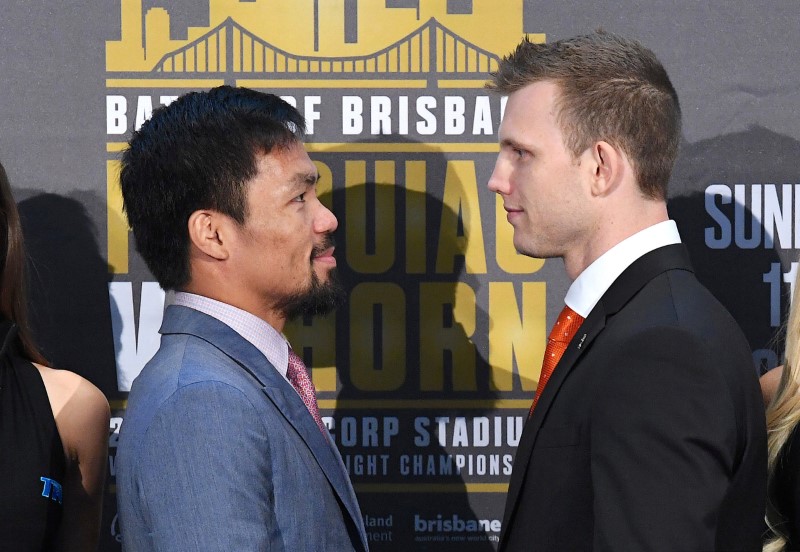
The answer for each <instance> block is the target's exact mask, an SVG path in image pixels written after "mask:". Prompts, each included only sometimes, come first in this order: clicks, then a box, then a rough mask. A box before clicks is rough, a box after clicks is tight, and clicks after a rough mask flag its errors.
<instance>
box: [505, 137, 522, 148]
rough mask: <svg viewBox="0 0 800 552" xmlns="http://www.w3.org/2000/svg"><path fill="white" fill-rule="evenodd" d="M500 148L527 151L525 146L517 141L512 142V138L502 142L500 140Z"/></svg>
mask: <svg viewBox="0 0 800 552" xmlns="http://www.w3.org/2000/svg"><path fill="white" fill-rule="evenodd" d="M500 146H501V147H506V148H519V149H527V148H526V147H525V146H523V145H522V144H520V143H519V142H517V141H516V140H512V139H511V138H503V139H502V140H500Z"/></svg>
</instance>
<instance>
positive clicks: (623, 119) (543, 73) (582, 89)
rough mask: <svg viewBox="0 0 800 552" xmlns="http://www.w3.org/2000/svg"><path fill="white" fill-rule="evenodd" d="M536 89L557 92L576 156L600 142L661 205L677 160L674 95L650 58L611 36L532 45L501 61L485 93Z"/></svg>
mask: <svg viewBox="0 0 800 552" xmlns="http://www.w3.org/2000/svg"><path fill="white" fill-rule="evenodd" d="M538 81H552V82H554V83H556V84H557V85H558V87H559V90H560V97H559V99H558V104H557V105H558V110H559V113H558V119H559V123H560V125H561V128H562V131H563V133H564V141H565V147H567V148H568V149H569V150H570V151H571V152H572V153H573V155H575V156H578V155H580V153H581V152H583V151H585V150H586V148H588V147H590V146H591V145H592V143H593V142H595V141H598V140H605V141H607V142H609V143H610V144H612V145H614V146H615V147H618V148H620V149H621V150H622V151H624V152H625V154H626V155H627V156H628V158H629V159H630V161H631V163H632V164H633V168H634V171H635V174H636V179H637V182H638V184H639V188H640V189H641V190H642V193H643V194H644V195H645V196H647V197H650V198H653V199H665V198H666V196H667V184H668V183H669V176H670V173H671V172H672V166H673V164H674V162H675V158H676V157H677V154H678V145H679V143H680V134H681V109H680V104H679V103H678V94H677V93H676V92H675V89H674V88H673V86H672V83H671V82H670V80H669V76H668V75H667V72H666V70H665V69H664V67H663V66H662V65H661V63H660V62H659V61H658V59H657V58H656V56H655V54H654V53H653V52H652V51H650V50H648V49H647V48H645V47H644V46H642V45H641V44H639V43H638V42H636V41H634V40H628V39H625V38H622V37H620V36H617V35H614V34H612V33H607V32H605V31H597V32H595V33H593V34H589V35H584V36H578V37H574V38H570V39H567V40H559V41H557V42H553V43H552V44H534V43H533V42H531V41H530V40H529V39H528V38H527V37H526V38H525V39H524V40H523V41H522V42H521V43H520V44H519V46H517V48H516V50H515V51H514V52H512V53H511V54H509V55H508V56H506V57H505V58H504V59H503V60H502V61H501V62H500V65H499V67H498V69H497V71H496V72H494V73H492V80H491V81H490V83H489V84H488V85H487V88H490V89H493V90H496V91H498V92H500V93H502V94H511V93H513V92H516V91H517V90H519V89H521V88H523V87H525V86H527V85H529V84H532V83H534V82H538Z"/></svg>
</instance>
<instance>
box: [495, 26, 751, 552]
mask: <svg viewBox="0 0 800 552" xmlns="http://www.w3.org/2000/svg"><path fill="white" fill-rule="evenodd" d="M490 88H493V89H494V90H496V91H498V92H500V93H503V94H508V95H509V99H508V103H507V106H506V110H505V115H504V119H503V122H502V124H501V127H500V133H499V134H500V136H499V138H500V154H499V156H498V159H497V163H496V166H495V170H494V173H493V174H492V177H491V179H490V181H489V189H490V190H492V191H494V192H496V193H498V194H500V195H501V196H502V198H503V204H504V207H505V210H506V211H507V213H508V221H509V222H510V223H511V224H512V225H513V227H514V245H515V247H516V248H517V250H518V251H519V252H521V253H523V254H525V255H528V256H532V257H539V258H550V257H561V258H562V259H563V260H564V264H565V267H566V271H567V274H568V276H569V277H570V278H571V279H572V280H573V283H572V285H571V287H570V288H569V291H568V293H567V296H566V298H565V303H566V305H567V306H566V307H564V310H563V311H562V314H561V316H559V319H558V321H557V322H556V325H555V327H554V329H553V331H552V332H551V334H550V339H549V340H548V346H547V350H546V352H545V358H544V361H543V365H542V374H541V376H540V381H539V385H538V388H537V392H536V396H535V398H534V403H533V406H532V407H531V411H530V415H529V418H528V421H527V423H526V425H525V428H524V431H523V434H522V437H521V439H520V443H519V447H518V450H517V455H516V458H515V461H514V470H513V473H512V476H511V481H510V485H509V492H508V498H507V502H506V511H505V516H504V521H503V535H502V538H501V543H500V549H501V550H509V551H511V550H537V551H547V550H553V551H564V550H569V551H571V552H573V551H580V550H620V551H622V550H624V551H629V550H664V551H665V552H666V551H669V552H673V551H676V550H696V551H700V550H757V549H760V545H761V543H760V533H761V529H762V523H763V522H762V519H763V514H764V497H765V492H766V481H765V475H766V456H765V455H766V449H765V430H764V413H763V407H762V405H761V400H760V396H759V391H758V383H757V379H756V376H755V371H754V369H753V365H752V360H751V355H750V350H749V347H748V344H747V342H746V341H745V339H744V336H743V335H742V333H741V330H740V329H739V328H738V326H737V325H736V322H735V321H734V320H733V319H732V318H731V316H730V315H729V314H728V312H727V311H726V310H725V309H724V307H722V306H721V305H720V304H719V303H718V302H717V301H716V300H715V299H714V297H712V296H711V294H710V293H709V292H708V290H706V289H705V288H704V287H703V286H702V285H701V284H700V283H699V282H698V281H697V279H696V278H695V276H694V273H693V272H692V268H691V265H690V262H689V258H688V254H687V251H686V249H685V247H684V246H683V245H682V244H681V243H680V236H679V234H678V230H677V227H676V225H675V223H674V222H673V221H671V220H669V217H668V214H667V206H666V197H667V183H668V181H669V177H670V171H671V169H672V165H673V162H674V160H675V157H676V154H677V150H678V143H679V140H680V107H679V104H678V97H677V94H676V92H675V89H674V88H673V86H672V84H671V83H670V80H669V77H668V76H667V73H666V71H665V70H664V68H663V66H662V65H661V63H659V61H658V59H657V58H656V57H655V55H654V54H653V53H652V52H651V51H650V50H647V49H646V48H644V47H642V46H641V45H640V44H639V43H637V42H635V41H631V40H626V39H624V38H621V37H618V36H615V35H613V34H609V33H605V32H598V33H594V34H591V35H587V36H579V37H576V38H573V39H569V40H563V41H558V42H555V43H553V44H541V45H540V44H533V43H531V42H529V41H527V40H525V41H523V42H522V43H521V44H520V45H519V46H518V48H517V49H516V51H515V52H513V53H512V54H511V55H510V56H508V57H507V58H505V59H504V60H503V61H502V62H501V64H500V67H499V69H498V71H497V72H496V73H495V74H493V80H492V83H491V84H490Z"/></svg>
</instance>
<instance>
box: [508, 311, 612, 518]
mask: <svg viewBox="0 0 800 552" xmlns="http://www.w3.org/2000/svg"><path fill="white" fill-rule="evenodd" d="M605 322H606V316H605V313H604V312H603V311H602V309H598V308H595V309H593V310H592V312H591V313H590V314H589V316H588V317H587V318H586V320H584V321H583V324H581V327H580V328H578V332H577V333H576V334H575V337H574V338H573V339H572V341H570V342H569V345H568V346H567V349H566V350H565V351H564V355H563V356H562V357H561V360H559V361H558V364H557V365H556V367H555V370H553V374H552V375H551V376H550V380H549V381H548V382H547V385H546V386H545V388H544V391H543V392H542V396H541V398H540V399H539V402H538V403H537V404H536V408H535V409H534V411H533V416H532V417H531V418H530V419H529V420H527V422H525V426H524V428H523V430H522V436H521V437H520V440H519V444H518V445H517V453H516V456H515V457H514V469H513V470H512V472H511V479H510V481H509V483H508V496H507V497H506V508H505V515H504V519H503V525H502V526H503V527H507V526H508V523H509V521H510V520H511V516H512V513H513V511H514V510H515V509H516V505H517V501H518V500H519V494H520V491H521V489H522V483H523V481H524V480H525V474H526V473H527V469H528V463H529V462H530V459H531V454H532V453H533V448H534V445H535V443H536V437H537V436H538V435H539V429H541V427H542V423H543V422H544V420H545V418H546V417H547V412H548V410H550V406H551V405H552V404H553V399H554V398H555V397H556V394H557V393H558V389H559V388H560V387H561V384H562V383H563V382H564V379H566V377H567V374H569V372H570V371H571V370H572V367H573V366H575V363H577V362H578V360H579V359H580V358H581V356H582V355H583V354H584V352H585V351H587V350H588V349H589V346H590V345H591V343H592V342H593V341H594V340H595V338H596V337H597V336H598V335H599V334H600V332H601V331H602V330H603V328H604V327H605Z"/></svg>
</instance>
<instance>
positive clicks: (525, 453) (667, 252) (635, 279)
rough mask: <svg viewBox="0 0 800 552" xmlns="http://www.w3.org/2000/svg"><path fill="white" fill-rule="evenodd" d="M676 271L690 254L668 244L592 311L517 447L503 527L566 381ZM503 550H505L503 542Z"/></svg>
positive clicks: (630, 272)
mask: <svg viewBox="0 0 800 552" xmlns="http://www.w3.org/2000/svg"><path fill="white" fill-rule="evenodd" d="M676 269H677V270H689V271H691V270H692V268H691V262H690V261H689V256H688V253H687V251H686V248H685V247H684V246H683V245H682V244H676V245H667V246H665V247H660V248H658V249H655V250H653V251H651V252H649V253H647V254H645V255H643V256H642V257H640V258H639V259H637V260H636V261H635V262H634V263H633V264H631V265H630V266H629V267H628V268H627V269H626V270H625V271H624V272H623V273H622V274H621V275H620V276H619V277H618V278H617V279H616V280H615V281H614V283H613V284H612V285H611V286H610V287H609V288H608V290H607V291H606V292H605V293H604V294H603V297H602V298H601V299H600V301H599V302H598V303H597V305H595V307H594V309H592V312H590V313H589V316H588V317H587V318H586V320H584V322H583V324H581V327H580V328H579V329H578V332H577V333H576V334H575V337H574V338H573V339H572V341H570V343H569V345H568V346H567V349H566V351H564V355H563V356H562V357H561V360H560V361H559V362H558V364H557V365H556V368H555V370H554V371H553V375H552V376H550V380H549V381H548V382H547V385H546V386H545V388H544V391H543V392H542V396H541V398H540V399H539V402H538V404H537V405H536V408H535V409H534V411H533V417H531V418H530V419H529V420H528V421H527V422H526V423H525V427H524V429H523V431H522V436H521V437H520V441H519V445H518V446H517V453H516V456H515V458H514V469H513V471H512V473H511V479H510V481H509V485H508V496H507V497H506V508H505V514H504V516H503V525H502V526H503V528H506V527H508V524H509V523H510V522H511V520H512V518H513V513H514V511H515V510H516V506H517V503H518V501H519V498H520V491H521V489H522V484H523V482H524V480H525V476H526V474H527V471H528V464H529V463H530V459H531V455H532V453H533V449H534V447H535V444H536V438H537V436H538V434H539V430H540V429H541V427H542V424H543V423H544V421H545V419H546V418H547V413H548V411H549V410H550V407H551V406H552V404H553V402H554V400H555V399H556V397H557V395H558V391H559V389H560V388H561V385H562V384H563V383H564V380H566V378H567V376H568V375H569V373H570V372H571V371H572V369H573V368H574V367H575V365H576V364H577V363H578V361H579V360H580V359H581V358H582V356H583V355H584V354H585V352H586V351H587V350H589V349H590V347H591V344H592V342H593V341H594V340H595V339H596V338H597V337H598V336H599V335H600V333H601V332H602V331H603V329H604V328H605V326H606V322H607V321H608V319H609V318H610V317H612V316H613V315H615V314H616V313H617V312H619V310H620V309H621V308H622V307H624V306H625V304H626V303H627V302H628V301H630V300H631V298H632V297H633V296H634V295H636V293H638V292H639V290H641V289H642V287H644V286H645V285H646V284H647V283H648V282H649V281H650V280H652V279H653V278H655V277H656V276H658V275H659V274H661V273H663V272H665V271H667V270H676ZM504 534H505V531H504ZM500 548H501V549H502V542H501V546H500Z"/></svg>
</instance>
